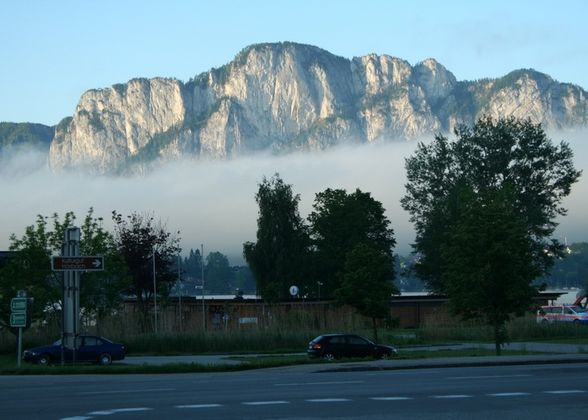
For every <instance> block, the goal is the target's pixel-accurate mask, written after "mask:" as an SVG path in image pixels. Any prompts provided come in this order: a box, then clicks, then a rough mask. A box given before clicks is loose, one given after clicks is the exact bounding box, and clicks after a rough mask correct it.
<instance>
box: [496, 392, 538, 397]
mask: <svg viewBox="0 0 588 420" xmlns="http://www.w3.org/2000/svg"><path fill="white" fill-rule="evenodd" d="M486 395H488V396H490V397H520V396H523V395H531V394H529V393H528V392H498V393H496V394H486Z"/></svg>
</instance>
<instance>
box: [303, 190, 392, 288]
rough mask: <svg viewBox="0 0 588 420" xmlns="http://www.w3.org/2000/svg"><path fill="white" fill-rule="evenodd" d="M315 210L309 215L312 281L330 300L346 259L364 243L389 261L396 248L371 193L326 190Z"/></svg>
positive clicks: (384, 218)
mask: <svg viewBox="0 0 588 420" xmlns="http://www.w3.org/2000/svg"><path fill="white" fill-rule="evenodd" d="M313 208H314V210H313V211H312V213H311V214H310V215H309V217H308V220H309V222H310V233H311V239H312V243H313V245H314V250H315V252H314V261H315V277H316V278H317V279H320V281H321V282H322V283H323V285H324V286H323V288H322V289H321V290H322V291H324V292H323V293H324V295H325V296H327V297H331V296H333V293H334V291H335V290H336V289H337V288H339V286H340V273H342V272H343V270H344V265H345V259H346V255H347V253H348V252H349V251H351V250H353V249H354V248H355V247H356V246H357V245H359V244H360V243H363V244H365V245H367V246H369V247H371V248H373V249H374V250H377V251H379V252H381V253H383V254H384V255H387V256H388V257H389V258H390V264H392V248H393V247H394V245H395V244H396V241H395V240H394V231H393V230H392V229H391V228H390V227H389V225H390V221H389V220H388V219H387V217H386V216H385V215H384V207H383V206H382V203H380V202H379V201H377V200H375V199H374V198H373V197H372V196H371V194H370V193H364V192H362V191H361V190H359V189H357V190H356V191H355V192H353V193H351V194H348V193H347V192H346V191H345V190H341V189H337V190H332V189H330V188H329V189H327V190H325V191H323V192H321V193H318V194H316V197H315V202H314V205H313Z"/></svg>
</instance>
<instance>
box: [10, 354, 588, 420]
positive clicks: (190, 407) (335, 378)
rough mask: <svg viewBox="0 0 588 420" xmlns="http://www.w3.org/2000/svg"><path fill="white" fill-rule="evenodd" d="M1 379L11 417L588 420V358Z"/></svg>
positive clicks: (76, 418)
mask: <svg viewBox="0 0 588 420" xmlns="http://www.w3.org/2000/svg"><path fill="white" fill-rule="evenodd" d="M362 366H363V367H370V366H371V367H373V366H374V365H373V364H370V363H368V364H366V365H363V364H361V363H357V364H351V365H346V367H345V371H338V370H340V368H341V365H337V364H332V365H331V364H329V365H323V364H321V365H306V366H292V367H286V368H275V369H264V370H258V371H245V372H232V373H214V374H175V375H87V376H3V377H0V407H1V417H2V418H6V419H14V420H18V419H68V420H74V419H75V420H83V419H104V418H108V419H162V418H164V419H165V418H169V419H174V420H175V419H195V418H198V419H209V418H218V419H304V420H310V419H325V418H331V419H340V418H344V419H368V420H375V419H390V418H403V419H406V418H409V419H464V418H473V419H492V420H496V418H497V417H500V418H501V420H504V419H533V420H537V419H546V418H548V419H559V418H573V419H584V418H588V379H587V376H588V363H573V362H572V361H571V360H570V361H569V363H565V364H531V365H516V366H513V365H510V366H478V367H465V366H462V367H445V368H421V369H397V370H384V369H371V368H370V369H367V370H366V369H362Z"/></svg>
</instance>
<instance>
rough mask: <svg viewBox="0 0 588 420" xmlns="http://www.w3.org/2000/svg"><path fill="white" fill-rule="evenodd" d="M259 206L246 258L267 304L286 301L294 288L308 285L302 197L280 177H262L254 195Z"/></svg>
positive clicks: (246, 247) (244, 250)
mask: <svg viewBox="0 0 588 420" xmlns="http://www.w3.org/2000/svg"><path fill="white" fill-rule="evenodd" d="M255 201H256V202H257V204H258V206H259V216H258V219H257V241H256V242H246V243H245V244H243V256H244V257H245V260H246V261H247V264H248V265H249V267H250V268H251V271H252V273H253V275H254V277H255V280H256V282H257V290H258V293H260V294H261V296H263V298H264V299H266V300H268V301H275V300H278V299H285V298H287V297H288V289H289V287H290V286H291V285H298V286H299V287H300V288H301V290H303V288H304V286H305V282H306V281H307V278H308V275H307V274H306V273H305V270H306V267H307V264H306V261H307V259H308V235H307V230H306V227H305V225H304V222H303V220H302V218H301V217H300V214H299V212H298V203H299V201H300V196H299V195H297V194H296V195H295V194H294V193H293V192H292V186H291V185H289V184H286V183H284V181H283V180H282V179H281V178H280V176H279V174H275V175H274V176H273V177H272V178H270V179H267V178H265V177H264V178H263V181H262V182H261V183H260V184H259V188H258V191H257V193H256V195H255Z"/></svg>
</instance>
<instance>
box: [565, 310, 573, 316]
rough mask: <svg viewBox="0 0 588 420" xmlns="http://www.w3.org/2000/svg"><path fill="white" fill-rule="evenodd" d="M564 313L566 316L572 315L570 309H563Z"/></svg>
mask: <svg viewBox="0 0 588 420" xmlns="http://www.w3.org/2000/svg"><path fill="white" fill-rule="evenodd" d="M564 313H565V314H566V315H574V311H572V310H571V309H570V308H565V310H564Z"/></svg>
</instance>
